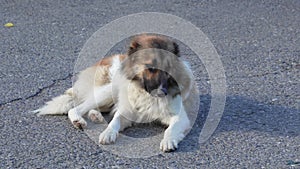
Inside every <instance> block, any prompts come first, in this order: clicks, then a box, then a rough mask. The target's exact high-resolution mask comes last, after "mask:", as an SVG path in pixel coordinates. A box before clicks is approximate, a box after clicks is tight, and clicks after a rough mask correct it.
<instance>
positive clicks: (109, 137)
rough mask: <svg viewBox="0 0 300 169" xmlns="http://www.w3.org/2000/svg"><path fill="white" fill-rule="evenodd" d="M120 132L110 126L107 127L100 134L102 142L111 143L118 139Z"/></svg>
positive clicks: (100, 141)
mask: <svg viewBox="0 0 300 169" xmlns="http://www.w3.org/2000/svg"><path fill="white" fill-rule="evenodd" d="M117 135H118V132H117V131H116V130H114V129H112V128H110V127H107V128H106V129H105V130H104V131H103V132H102V133H101V134H100V136H99V143H100V144H111V143H114V142H115V141H116V139H117Z"/></svg>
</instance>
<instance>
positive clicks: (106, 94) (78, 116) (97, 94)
mask: <svg viewBox="0 0 300 169" xmlns="http://www.w3.org/2000/svg"><path fill="white" fill-rule="evenodd" d="M112 94H113V92H112V85H111V83H109V84H105V85H103V86H100V87H95V89H94V92H92V93H91V94H90V95H89V96H88V97H87V98H86V100H85V101H84V102H83V103H81V104H79V105H78V106H76V107H74V108H72V109H71V110H69V112H68V117H69V119H70V120H71V123H72V124H73V125H74V127H76V128H83V127H86V124H87V123H86V121H85V120H84V119H83V117H82V116H83V115H85V114H86V113H87V112H89V111H90V110H92V109H96V108H98V107H103V106H106V105H111V104H112V102H113V98H112Z"/></svg>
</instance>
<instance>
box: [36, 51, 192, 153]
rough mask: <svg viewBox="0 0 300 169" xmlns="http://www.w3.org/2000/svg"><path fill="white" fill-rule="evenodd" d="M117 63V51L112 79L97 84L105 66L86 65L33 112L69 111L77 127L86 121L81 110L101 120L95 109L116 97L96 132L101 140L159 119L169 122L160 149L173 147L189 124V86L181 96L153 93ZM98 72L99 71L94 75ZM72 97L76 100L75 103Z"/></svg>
mask: <svg viewBox="0 0 300 169" xmlns="http://www.w3.org/2000/svg"><path fill="white" fill-rule="evenodd" d="M120 66H121V61H120V57H119V56H118V55H117V56H115V57H114V58H113V61H112V66H111V67H110V68H109V70H108V71H109V72H108V75H109V76H110V77H109V78H110V80H111V82H109V83H106V84H102V85H97V83H95V78H96V79H97V78H104V77H103V76H101V75H102V74H101V73H103V71H107V70H105V69H104V68H102V67H101V66H100V67H99V66H98V67H95V66H94V67H90V68H87V69H86V70H84V71H82V72H81V73H80V74H79V77H78V80H77V81H76V83H75V84H74V87H73V88H71V89H69V90H67V91H66V94H64V95H61V96H58V97H56V98H54V99H53V100H52V101H50V102H48V103H47V104H46V105H45V106H44V107H42V108H41V109H38V110H36V112H39V113H38V114H39V115H45V114H63V113H66V112H68V117H69V119H70V121H71V122H72V124H73V125H74V126H75V127H76V128H81V127H85V126H86V124H87V123H86V122H85V120H84V119H83V115H84V114H86V113H88V112H89V113H88V116H89V117H90V118H91V119H92V120H93V121H101V120H103V119H102V118H103V117H102V116H101V114H100V112H97V111H96V110H94V109H96V108H99V109H100V111H101V110H104V109H105V110H106V109H107V108H110V107H111V105H112V104H114V99H113V98H116V99H117V103H115V110H116V112H115V114H114V117H113V119H112V121H111V122H110V123H109V125H108V127H107V128H106V129H105V130H104V131H103V132H102V133H101V134H100V136H99V142H100V143H101V144H110V143H113V142H115V140H116V138H117V135H118V133H119V132H120V131H122V130H123V129H125V128H126V127H129V126H131V124H132V122H151V121H154V120H159V121H161V122H162V123H164V124H166V125H168V128H167V129H166V131H165V133H164V138H163V140H162V141H161V143H160V149H161V150H162V151H164V152H166V151H171V150H174V149H176V148H177V147H178V143H179V142H180V141H181V140H182V139H183V138H184V132H185V131H186V130H187V129H188V128H189V127H190V122H189V119H188V117H187V114H186V111H185V108H184V105H183V100H185V99H186V97H188V95H189V92H190V88H191V87H190V86H189V87H187V89H184V90H183V91H182V93H183V97H181V96H180V95H177V96H175V97H174V98H173V96H169V95H167V96H166V97H153V96H151V95H150V94H149V93H147V92H146V91H145V90H144V89H142V88H140V86H139V85H138V84H136V83H135V82H133V81H129V80H127V79H126V78H125V77H124V76H123V75H122V72H121V71H120ZM185 68H186V69H187V70H186V71H187V72H188V74H189V75H190V74H191V72H190V69H189V68H188V67H187V66H185ZM97 72H98V73H99V75H95V74H97ZM72 100H75V101H74V107H73V106H72ZM115 101H116V100H115ZM72 107H73V108H72Z"/></svg>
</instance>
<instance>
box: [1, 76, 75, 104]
mask: <svg viewBox="0 0 300 169" xmlns="http://www.w3.org/2000/svg"><path fill="white" fill-rule="evenodd" d="M72 76H73V74H72V73H69V74H67V76H65V77H62V78H58V79H54V80H52V83H51V84H50V85H48V86H45V87H42V88H39V89H38V91H37V92H35V93H34V94H32V95H30V96H27V97H25V98H23V97H19V98H15V99H12V100H9V101H6V102H3V103H0V107H1V106H4V105H6V104H10V103H13V102H16V101H20V100H26V99H30V98H33V97H35V96H37V95H39V94H40V93H42V92H43V91H44V90H45V89H48V88H51V87H53V86H54V85H55V84H56V83H58V82H60V81H63V80H67V79H68V78H70V77H72Z"/></svg>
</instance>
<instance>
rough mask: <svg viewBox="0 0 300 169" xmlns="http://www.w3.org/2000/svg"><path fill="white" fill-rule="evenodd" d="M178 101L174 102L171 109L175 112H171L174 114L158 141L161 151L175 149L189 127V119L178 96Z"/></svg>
mask: <svg viewBox="0 0 300 169" xmlns="http://www.w3.org/2000/svg"><path fill="white" fill-rule="evenodd" d="M178 101H180V103H179V104H176V103H178V102H174V103H175V104H176V106H175V107H174V108H175V109H176V110H174V109H173V111H174V112H177V113H174V112H173V113H174V115H173V116H172V117H171V119H170V121H169V127H168V128H167V129H166V131H165V133H164V138H163V140H162V141H161V142H160V149H161V150H162V151H163V152H170V151H173V150H175V149H177V147H178V144H179V142H180V141H181V140H182V139H183V138H184V136H185V134H184V132H185V131H186V130H187V129H189V128H190V121H189V119H188V117H187V114H186V112H185V109H184V106H183V103H182V102H181V98H178ZM178 105H179V107H178Z"/></svg>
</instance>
